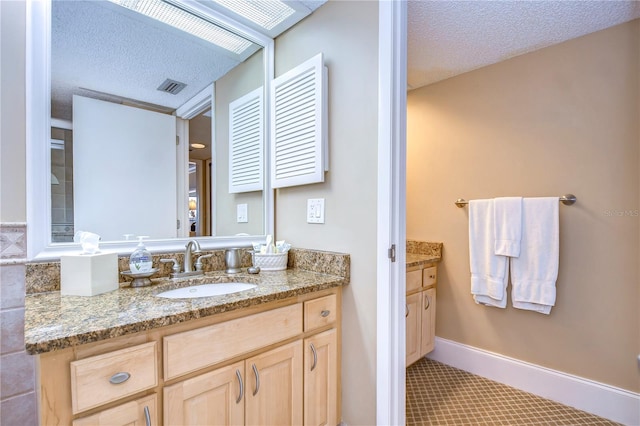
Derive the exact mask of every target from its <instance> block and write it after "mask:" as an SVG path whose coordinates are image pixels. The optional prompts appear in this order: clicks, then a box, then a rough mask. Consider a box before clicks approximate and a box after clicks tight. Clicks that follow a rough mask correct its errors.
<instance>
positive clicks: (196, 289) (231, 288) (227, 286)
mask: <svg viewBox="0 0 640 426" xmlns="http://www.w3.org/2000/svg"><path fill="white" fill-rule="evenodd" d="M256 287H257V285H255V284H249V283H219V284H200V285H192V286H190V287H183V288H177V289H175V290H169V291H165V292H163V293H159V294H156V296H158V297H165V298H167V299H192V298H195V297H209V296H223V295H225V294H232V293H239V292H241V291H246V290H251V289H253V288H256Z"/></svg>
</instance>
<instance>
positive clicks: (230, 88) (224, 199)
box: [213, 50, 264, 236]
mask: <svg viewBox="0 0 640 426" xmlns="http://www.w3.org/2000/svg"><path fill="white" fill-rule="evenodd" d="M262 58H263V55H262V50H260V51H258V52H256V53H255V54H254V55H252V56H251V57H250V58H249V59H247V60H246V61H245V62H244V63H242V64H240V65H238V66H237V67H236V68H234V69H233V70H231V71H230V72H229V73H227V74H226V75H225V76H224V77H222V78H221V79H219V80H218V81H216V83H215V85H216V92H215V93H216V100H215V118H216V128H215V132H216V140H215V145H216V163H215V165H214V166H213V167H215V170H216V175H215V182H214V185H215V186H216V195H215V198H216V200H215V201H214V209H215V212H216V226H215V229H216V234H215V235H217V236H225V235H235V234H238V233H242V232H244V233H247V234H250V235H260V234H264V225H263V224H264V219H263V217H264V215H263V204H262V191H252V192H243V193H240V194H229V145H228V143H229V104H230V103H231V102H233V101H235V100H236V99H238V98H240V97H242V96H244V95H246V94H247V93H249V92H251V91H253V90H255V89H257V88H258V87H260V86H262V85H263V81H264V66H263V63H262ZM238 204H247V209H248V217H249V222H248V223H238V222H237V214H236V213H237V211H236V206H237V205H238Z"/></svg>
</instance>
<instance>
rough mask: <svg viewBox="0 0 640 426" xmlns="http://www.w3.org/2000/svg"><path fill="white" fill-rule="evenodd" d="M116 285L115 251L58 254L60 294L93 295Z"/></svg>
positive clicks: (109, 289) (116, 258) (117, 285)
mask: <svg viewBox="0 0 640 426" xmlns="http://www.w3.org/2000/svg"><path fill="white" fill-rule="evenodd" d="M118 287H119V284H118V255H117V254H116V253H97V254H76V255H64V256H60V294H62V295H64V296H95V295H98V294H101V293H107V292H109V291H113V290H116V289H117V288H118Z"/></svg>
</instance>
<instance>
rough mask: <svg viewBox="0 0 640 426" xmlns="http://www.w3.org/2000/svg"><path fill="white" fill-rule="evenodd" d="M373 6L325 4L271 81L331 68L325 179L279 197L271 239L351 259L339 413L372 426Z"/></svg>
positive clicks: (292, 40) (280, 52) (283, 49)
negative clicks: (307, 68)
mask: <svg viewBox="0 0 640 426" xmlns="http://www.w3.org/2000/svg"><path fill="white" fill-rule="evenodd" d="M377 28H378V7H377V4H376V3H375V2H368V1H361V2H342V1H341V2H338V1H336V2H333V1H330V2H329V3H327V4H325V5H323V6H322V7H321V8H320V9H318V10H317V11H316V12H314V14H313V15H311V16H309V17H307V18H306V19H305V20H304V21H302V22H301V23H299V24H298V25H297V26H296V27H295V28H294V29H292V30H290V31H289V32H287V33H285V34H284V35H282V36H280V37H278V38H277V40H276V76H279V75H281V74H283V73H284V72H286V71H288V70H289V69H291V68H293V67H295V66H296V65H298V64H300V63H302V62H304V61H305V60H307V59H309V58H311V57H312V56H314V55H316V54H317V53H319V52H323V53H324V55H325V64H326V65H327V67H328V68H329V128H330V130H329V150H330V155H329V157H330V160H329V161H330V164H329V168H330V170H329V172H328V173H327V174H326V176H325V178H326V180H325V182H324V183H322V184H313V185H304V186H299V187H294V188H284V189H280V190H278V191H277V192H276V237H277V238H278V239H286V240H288V241H290V242H291V243H292V244H293V245H294V246H296V247H307V248H316V249H321V250H332V251H340V252H344V253H349V254H351V283H350V284H349V285H348V286H347V287H345V288H344V299H343V306H342V310H343V318H342V326H343V336H342V401H343V405H342V414H343V416H342V417H343V420H344V421H345V422H346V423H347V424H350V425H356V424H375V418H376V417H375V415H376V414H375V395H376V392H375V385H376V380H375V377H376V375H375V369H376V364H375V353H376V346H375V343H376V327H375V324H376V256H375V249H376V191H377V180H376V164H377V154H376V152H377V139H378V137H377V103H378V102H377V97H378V93H377V78H378V71H377V69H378V64H377V60H378V59H377V58H378V57H377V52H378V45H377V39H378V33H377ZM308 198H324V199H325V224H323V225H319V224H307V222H306V206H307V199H308Z"/></svg>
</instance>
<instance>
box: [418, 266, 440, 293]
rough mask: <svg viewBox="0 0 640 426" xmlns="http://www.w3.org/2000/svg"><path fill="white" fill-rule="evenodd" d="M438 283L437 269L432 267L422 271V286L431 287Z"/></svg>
mask: <svg viewBox="0 0 640 426" xmlns="http://www.w3.org/2000/svg"><path fill="white" fill-rule="evenodd" d="M437 282H438V267H437V266H432V267H430V268H424V269H423V270H422V286H423V287H425V288H427V287H432V286H434V285H436V283H437Z"/></svg>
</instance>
